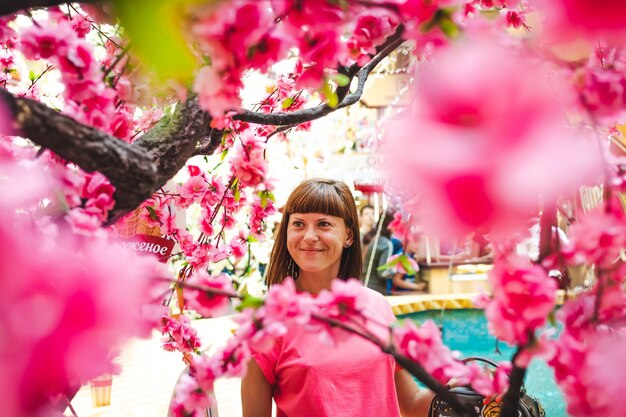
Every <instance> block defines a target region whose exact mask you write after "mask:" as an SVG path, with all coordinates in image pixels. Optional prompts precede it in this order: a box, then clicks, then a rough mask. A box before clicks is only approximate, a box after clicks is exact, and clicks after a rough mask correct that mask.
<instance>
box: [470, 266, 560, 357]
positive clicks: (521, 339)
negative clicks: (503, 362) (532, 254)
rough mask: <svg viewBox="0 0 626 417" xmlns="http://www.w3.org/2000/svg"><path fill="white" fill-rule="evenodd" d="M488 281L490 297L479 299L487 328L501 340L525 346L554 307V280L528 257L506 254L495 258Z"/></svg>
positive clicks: (555, 286) (555, 285)
mask: <svg viewBox="0 0 626 417" xmlns="http://www.w3.org/2000/svg"><path fill="white" fill-rule="evenodd" d="M489 282H490V284H491V289H492V295H491V297H483V298H482V299H481V300H480V301H479V304H481V305H482V306H483V307H484V308H485V315H486V316H487V320H488V321H489V330H490V331H491V333H492V334H493V335H494V336H496V337H497V338H498V339H500V340H503V341H505V342H507V343H509V344H512V345H520V346H524V345H525V344H527V343H528V341H529V340H531V337H532V336H533V333H534V331H535V330H537V329H539V328H540V327H542V326H543V325H545V323H546V318H547V317H548V314H549V313H550V312H551V311H552V310H553V309H554V307H555V302H556V290H557V283H556V281H555V280H554V279H552V278H550V277H548V274H547V272H546V270H545V269H544V268H543V267H541V266H540V265H536V264H533V263H532V262H530V260H529V259H528V257H526V256H517V255H508V256H503V257H500V258H499V259H498V260H497V262H496V263H495V265H494V268H493V269H492V270H491V271H490V273H489Z"/></svg>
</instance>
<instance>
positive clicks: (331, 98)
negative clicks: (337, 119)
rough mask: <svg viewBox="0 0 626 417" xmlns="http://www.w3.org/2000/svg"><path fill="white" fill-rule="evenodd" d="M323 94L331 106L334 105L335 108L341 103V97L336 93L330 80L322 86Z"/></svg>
mask: <svg viewBox="0 0 626 417" xmlns="http://www.w3.org/2000/svg"><path fill="white" fill-rule="evenodd" d="M322 94H323V95H324V97H326V100H327V104H328V106H329V107H332V108H333V109H334V108H335V107H337V105H338V104H339V97H337V93H335V90H334V89H333V86H332V84H331V83H329V82H328V81H326V82H325V83H324V86H323V87H322Z"/></svg>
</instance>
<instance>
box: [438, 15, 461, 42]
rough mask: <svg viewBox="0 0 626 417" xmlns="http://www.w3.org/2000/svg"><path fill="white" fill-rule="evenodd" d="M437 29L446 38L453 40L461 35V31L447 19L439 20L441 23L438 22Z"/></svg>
mask: <svg viewBox="0 0 626 417" xmlns="http://www.w3.org/2000/svg"><path fill="white" fill-rule="evenodd" d="M439 27H440V28H441V31H442V32H443V33H445V34H446V36H447V37H448V38H454V37H456V36H458V35H459V34H460V33H461V31H460V30H459V27H458V26H457V25H456V23H454V21H453V20H452V19H451V18H449V17H448V18H444V19H441V21H439Z"/></svg>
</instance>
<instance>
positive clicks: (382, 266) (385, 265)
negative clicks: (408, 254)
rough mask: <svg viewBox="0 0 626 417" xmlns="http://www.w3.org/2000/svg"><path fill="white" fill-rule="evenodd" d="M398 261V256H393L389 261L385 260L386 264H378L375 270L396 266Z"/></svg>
mask: <svg viewBox="0 0 626 417" xmlns="http://www.w3.org/2000/svg"><path fill="white" fill-rule="evenodd" d="M399 262H400V257H397V258H394V259H392V260H391V261H389V262H387V263H386V264H384V265H381V266H379V267H378V268H376V270H377V271H384V270H385V269H389V268H391V267H394V266H396V265H397V264H398V263H399Z"/></svg>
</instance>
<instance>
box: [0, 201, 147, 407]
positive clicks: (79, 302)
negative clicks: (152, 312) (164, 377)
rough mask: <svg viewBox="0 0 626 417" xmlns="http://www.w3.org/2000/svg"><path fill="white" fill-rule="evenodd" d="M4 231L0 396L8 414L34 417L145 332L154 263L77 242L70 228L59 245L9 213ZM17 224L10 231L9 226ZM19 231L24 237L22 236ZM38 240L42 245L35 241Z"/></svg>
mask: <svg viewBox="0 0 626 417" xmlns="http://www.w3.org/2000/svg"><path fill="white" fill-rule="evenodd" d="M3 218H4V219H5V222H4V223H3V225H2V226H0V235H1V236H2V238H1V239H0V240H1V241H2V248H1V249H2V250H0V265H1V266H0V270H2V271H1V272H2V273H1V274H0V276H1V277H5V278H6V277H10V278H11V279H0V287H2V293H3V294H4V296H6V297H7V298H6V300H5V302H4V303H3V305H2V306H1V307H0V326H1V327H2V328H3V335H4V336H3V340H4V341H8V340H10V341H11V343H8V344H7V343H2V344H0V366H1V367H2V369H3V372H2V375H0V387H2V388H3V390H2V392H1V393H0V397H1V398H2V402H3V407H4V411H5V412H6V413H8V414H10V415H13V416H28V415H34V413H35V412H36V411H37V410H38V409H39V408H40V407H41V406H43V405H44V404H46V403H47V402H48V399H49V398H50V397H51V396H54V395H56V394H59V393H62V392H65V391H67V390H68V388H69V387H70V386H75V385H79V384H80V382H81V381H84V380H88V379H90V378H93V377H95V376H98V375H99V374H101V373H104V372H106V371H111V370H112V367H111V364H110V359H111V353H112V352H114V351H115V350H116V349H119V348H120V347H121V345H122V343H124V342H126V341H127V340H128V339H129V338H130V337H132V336H135V335H139V334H145V333H146V332H145V329H142V328H141V326H142V325H143V322H142V320H141V317H140V308H139V307H140V305H141V303H142V302H143V301H145V299H144V297H145V295H144V294H145V293H146V290H147V283H148V279H149V278H150V276H151V275H150V274H151V272H150V271H151V268H149V264H150V261H148V260H147V259H138V258H136V257H135V256H134V255H132V254H129V253H127V252H125V251H118V250H116V249H113V248H106V247H105V246H103V245H102V243H101V242H98V241H97V240H95V239H92V240H91V241H82V240H77V239H75V238H74V237H72V236H71V235H69V234H67V233H66V231H64V230H59V231H58V233H57V234H56V236H55V243H56V244H54V245H52V244H49V243H46V242H45V236H41V235H37V234H35V233H34V231H33V230H31V229H28V228H22V229H21V230H19V229H18V228H16V227H17V223H15V222H14V221H13V220H12V214H11V212H5V213H3ZM7 226H10V227H11V229H9V228H7ZM18 232H19V233H18ZM35 240H37V241H38V245H36V246H33V245H32V242H33V241H35Z"/></svg>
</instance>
